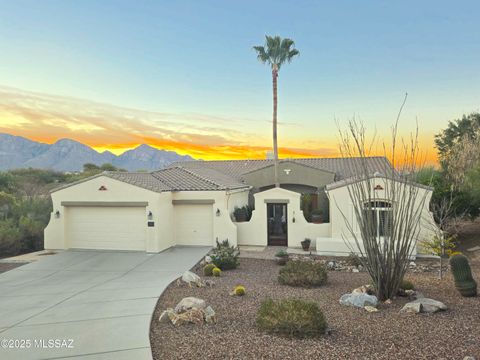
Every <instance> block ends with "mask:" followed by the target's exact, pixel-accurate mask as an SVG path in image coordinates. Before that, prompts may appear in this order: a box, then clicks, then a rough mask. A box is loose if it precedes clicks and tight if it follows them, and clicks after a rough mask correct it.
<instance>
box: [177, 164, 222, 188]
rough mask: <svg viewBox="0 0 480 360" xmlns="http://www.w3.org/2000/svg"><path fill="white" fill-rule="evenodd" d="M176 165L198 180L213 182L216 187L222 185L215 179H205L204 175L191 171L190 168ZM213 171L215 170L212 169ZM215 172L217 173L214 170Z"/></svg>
mask: <svg viewBox="0 0 480 360" xmlns="http://www.w3.org/2000/svg"><path fill="white" fill-rule="evenodd" d="M177 167H178V168H179V169H181V170H183V171H185V172H186V173H188V174H190V175H192V176H195V177H197V178H198V179H200V180H203V181H205V182H208V183H210V184H213V185H215V186H216V187H218V188H221V187H222V185H220V184H218V183H216V182H215V181H213V180H210V179H207V178H205V177H203V176H201V175H199V174H197V173H195V172H193V171H192V170H190V169H188V170H187V169H185V168H184V167H182V166H177ZM213 171H215V170H213ZM215 172H217V173H218V171H215ZM220 174H221V173H220ZM225 188H226V186H225Z"/></svg>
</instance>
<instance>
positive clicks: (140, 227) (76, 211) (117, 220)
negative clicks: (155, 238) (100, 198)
mask: <svg viewBox="0 0 480 360" xmlns="http://www.w3.org/2000/svg"><path fill="white" fill-rule="evenodd" d="M146 226H147V218H146V213H145V208H144V207H69V208H68V211H67V228H66V234H67V241H68V243H69V247H71V248H76V249H105V250H143V251H145V239H146Z"/></svg>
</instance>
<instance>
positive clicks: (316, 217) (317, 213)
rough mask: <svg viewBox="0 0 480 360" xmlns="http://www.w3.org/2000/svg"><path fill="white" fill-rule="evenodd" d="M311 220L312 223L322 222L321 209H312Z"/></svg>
mask: <svg viewBox="0 0 480 360" xmlns="http://www.w3.org/2000/svg"><path fill="white" fill-rule="evenodd" d="M312 222H313V223H314V224H321V223H323V211H322V210H321V209H315V210H312Z"/></svg>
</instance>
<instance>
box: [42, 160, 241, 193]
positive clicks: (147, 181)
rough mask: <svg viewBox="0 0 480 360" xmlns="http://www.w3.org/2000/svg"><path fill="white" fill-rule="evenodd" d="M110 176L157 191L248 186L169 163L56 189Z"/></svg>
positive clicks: (110, 173)
mask: <svg viewBox="0 0 480 360" xmlns="http://www.w3.org/2000/svg"><path fill="white" fill-rule="evenodd" d="M99 176H107V177H109V178H111V179H115V180H118V181H122V182H124V183H127V184H130V185H134V186H138V187H141V188H143V189H147V190H151V191H154V192H164V191H199V190H204V191H210V190H234V189H241V188H249V186H248V185H245V184H243V183H240V182H238V181H236V180H235V179H232V178H231V177H229V176H226V175H225V174H222V173H219V172H217V171H215V170H211V169H194V170H191V169H184V168H183V167H181V166H175V167H170V168H167V169H163V170H158V171H153V172H148V173H139V172H120V171H104V172H102V173H100V174H97V175H94V176H91V177H88V178H85V179H82V180H80V181H76V182H73V183H70V184H66V185H63V186H61V187H58V188H55V189H53V190H52V191H51V192H52V193H53V192H56V191H59V190H62V189H65V188H68V187H71V186H74V185H77V184H80V183H83V182H85V181H88V180H91V179H94V178H97V177H99Z"/></svg>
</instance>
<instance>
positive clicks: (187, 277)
mask: <svg viewBox="0 0 480 360" xmlns="http://www.w3.org/2000/svg"><path fill="white" fill-rule="evenodd" d="M182 280H183V281H185V282H186V283H188V285H190V286H191V285H192V283H193V284H195V285H197V286H198V287H202V286H203V285H204V284H203V282H202V279H200V276H198V275H197V274H194V273H193V272H191V271H185V272H184V273H183V275H182Z"/></svg>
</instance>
